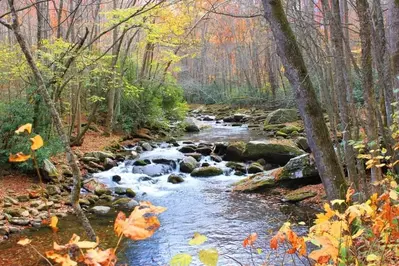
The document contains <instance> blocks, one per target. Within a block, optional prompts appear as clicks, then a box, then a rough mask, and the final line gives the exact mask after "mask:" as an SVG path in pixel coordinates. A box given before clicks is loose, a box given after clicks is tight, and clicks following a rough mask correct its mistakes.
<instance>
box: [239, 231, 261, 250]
mask: <svg viewBox="0 0 399 266" xmlns="http://www.w3.org/2000/svg"><path fill="white" fill-rule="evenodd" d="M257 239H258V234H257V233H252V234H250V235H249V236H248V237H247V238H245V239H244V241H243V242H242V245H243V246H244V248H245V247H247V246H253V245H254V244H255V241H256V240H257Z"/></svg>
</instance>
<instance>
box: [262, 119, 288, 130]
mask: <svg viewBox="0 0 399 266" xmlns="http://www.w3.org/2000/svg"><path fill="white" fill-rule="evenodd" d="M284 127H285V125H284V124H277V125H268V124H267V123H266V121H265V124H264V126H263V130H264V131H279V130H280V129H281V128H284Z"/></svg>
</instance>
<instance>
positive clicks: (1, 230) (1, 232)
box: [0, 226, 10, 242]
mask: <svg viewBox="0 0 399 266" xmlns="http://www.w3.org/2000/svg"><path fill="white" fill-rule="evenodd" d="M9 233H10V229H9V228H8V227H7V226H0V236H6V235H8V234H9ZM0 242H1V241H0Z"/></svg>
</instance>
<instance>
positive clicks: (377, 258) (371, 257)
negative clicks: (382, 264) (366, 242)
mask: <svg viewBox="0 0 399 266" xmlns="http://www.w3.org/2000/svg"><path fill="white" fill-rule="evenodd" d="M380 259H381V258H380V257H379V256H377V255H375V254H370V255H367V257H366V260H367V261H376V260H377V261H378V260H380Z"/></svg>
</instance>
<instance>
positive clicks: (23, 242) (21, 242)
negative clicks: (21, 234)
mask: <svg viewBox="0 0 399 266" xmlns="http://www.w3.org/2000/svg"><path fill="white" fill-rule="evenodd" d="M30 242H32V240H30V239H29V238H24V239H21V240H19V241H18V243H17V244H18V245H21V246H26V245H29V244H30Z"/></svg>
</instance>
